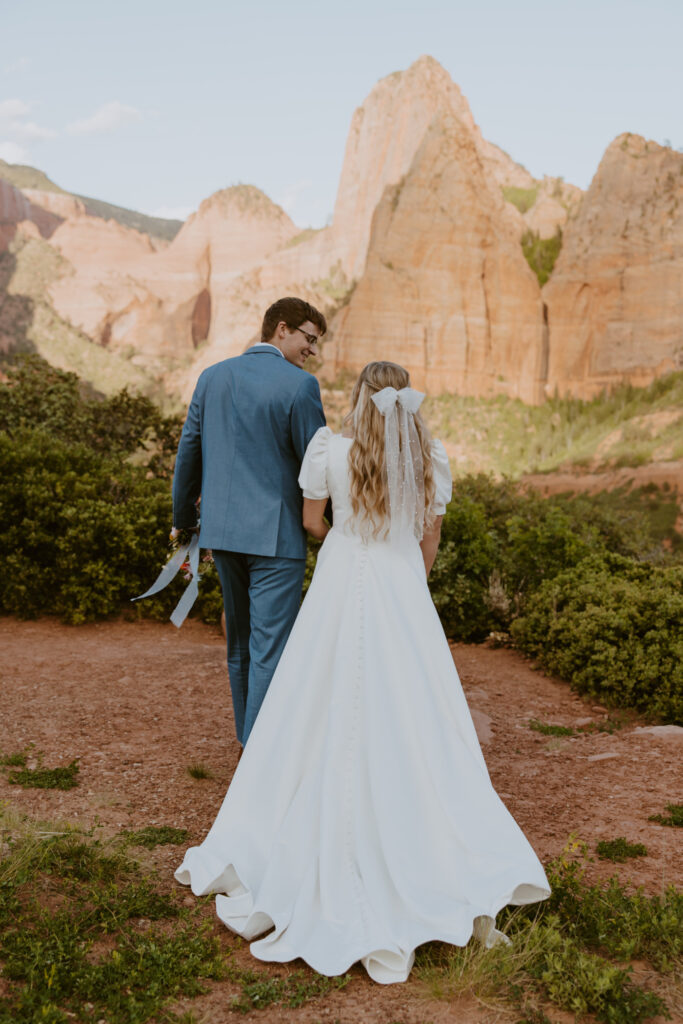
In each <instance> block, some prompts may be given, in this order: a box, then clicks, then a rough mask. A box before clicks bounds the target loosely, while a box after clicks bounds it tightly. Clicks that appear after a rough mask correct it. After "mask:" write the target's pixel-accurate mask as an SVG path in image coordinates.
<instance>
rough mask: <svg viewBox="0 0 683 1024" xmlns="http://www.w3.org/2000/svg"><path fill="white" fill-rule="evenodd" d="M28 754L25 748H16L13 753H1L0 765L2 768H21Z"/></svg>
mask: <svg viewBox="0 0 683 1024" xmlns="http://www.w3.org/2000/svg"><path fill="white" fill-rule="evenodd" d="M27 758H28V755H27V753H26V751H25V750H17V751H16V752H15V753H14V754H3V755H2V757H0V765H2V767H3V768H23V767H24V766H25V764H26V761H27Z"/></svg>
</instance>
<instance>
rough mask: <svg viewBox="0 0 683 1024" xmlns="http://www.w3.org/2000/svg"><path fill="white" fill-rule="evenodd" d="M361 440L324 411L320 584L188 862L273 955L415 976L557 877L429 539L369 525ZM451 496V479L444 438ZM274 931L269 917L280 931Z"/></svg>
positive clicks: (196, 881) (318, 486)
mask: <svg viewBox="0 0 683 1024" xmlns="http://www.w3.org/2000/svg"><path fill="white" fill-rule="evenodd" d="M350 444H351V441H350V440H349V439H347V438H344V437H342V436H340V435H336V434H333V433H332V431H331V430H330V429H329V428H327V427H323V428H321V429H320V430H319V431H318V432H317V433H316V435H315V436H314V438H313V440H312V441H311V443H310V445H309V447H308V450H307V452H306V457H305V459H304V463H303V466H302V469H301V476H300V479H299V482H300V484H301V485H302V488H303V490H304V494H305V495H306V496H308V497H313V498H323V497H327V495H328V494H329V495H330V496H331V498H332V503H333V513H334V528H333V529H332V530H331V531H330V533H329V534H328V536H327V537H326V539H325V541H324V543H323V545H322V548H321V550H320V553H319V555H318V562H317V566H316V570H315V574H314V577H313V581H312V583H311V586H310V588H309V590H308V593H307V595H306V598H305V600H304V602H303V604H302V607H301V611H300V613H299V616H298V618H297V620H296V623H295V625H294V629H293V630H292V633H291V635H290V638H289V641H288V643H287V646H286V648H285V650H284V653H283V655H282V658H281V660H280V663H279V665H278V667H277V670H276V672H275V675H274V677H273V680H272V682H271V685H270V688H269V690H268V693H267V695H266V698H265V700H264V702H263V705H262V708H261V711H260V712H259V715H258V718H257V720H256V723H255V725H254V728H253V731H252V733H251V736H250V738H249V741H248V743H247V745H246V747H245V749H244V753H243V756H242V759H241V760H240V762H239V765H238V767H237V770H236V772H235V775H234V777H233V780H232V782H231V784H230V788H229V790H228V793H227V796H226V797H225V800H224V802H223V805H222V807H221V809H220V811H219V812H218V816H217V818H216V820H215V822H214V824H213V826H212V828H211V831H210V832H209V834H208V835H207V837H206V839H205V840H204V842H203V843H202V844H201V846H198V847H193V848H191V849H189V850H188V851H187V853H186V855H185V859H184V861H183V863H182V865H181V866H180V867H179V868H178V870H177V871H176V873H175V877H176V879H177V880H178V881H179V882H181V883H183V884H184V885H191V886H192V891H193V892H194V893H195V894H196V895H202V894H206V893H212V892H215V893H218V894H219V895H217V897H216V909H217V912H218V916H219V917H220V919H221V920H222V921H223V922H224V923H225V924H226V925H227V926H228V927H229V928H231V929H232V930H233V931H235V932H237V933H238V934H240V935H242V936H244V938H246V939H249V940H252V939H256V938H257V936H262V937H261V938H258V940H257V941H253V942H252V944H251V952H252V953H253V954H254V956H255V957H258V958H259V959H261V960H269V961H278V962H283V961H289V960H293V959H295V958H296V957H302V958H303V959H304V960H305V961H306V962H307V963H308V964H310V966H311V967H313V968H314V969H315V970H316V971H319V972H320V973H321V974H326V975H338V974H342V973H344V972H345V971H346V970H347V969H348V968H349V966H350V965H351V964H353V963H354V962H355V961H357V960H360V961H362V963H363V964H364V966H365V968H366V969H367V971H368V973H369V975H370V976H371V977H372V978H373V979H374V980H375V981H378V982H384V983H389V982H400V981H404V980H405V979H406V978H407V977H408V974H409V972H410V969H411V967H412V964H413V960H414V956H415V954H414V951H415V948H416V946H419V945H420V944H421V943H423V942H427V941H429V940H431V939H440V940H443V941H445V942H449V943H453V944H455V945H459V946H463V945H465V944H466V943H467V942H468V940H469V939H470V937H471V936H472V934H473V931H474V933H475V935H476V936H477V937H478V938H480V939H481V940H482V941H484V942H485V943H486V945H488V946H490V945H493V944H494V943H495V941H497V940H498V941H506V940H504V937H502V936H501V934H500V932H497V931H496V930H495V929H494V927H493V926H494V921H495V916H496V914H497V913H498V911H499V910H500V909H501V908H502V907H504V906H505V905H506V904H523V903H531V902H535V901H536V900H542V899H545V898H546V897H547V896H548V895H549V892H550V889H549V886H548V881H547V879H546V876H545V873H544V871H543V868H542V866H541V864H540V862H539V860H538V858H537V857H536V855H535V853H534V851H533V850H532V848H531V846H530V845H529V843H528V842H527V840H526V838H525V837H524V835H523V833H522V831H521V830H520V828H519V826H518V825H517V823H516V822H515V820H514V818H513V817H512V816H511V815H510V813H509V812H508V810H507V809H506V807H505V806H504V804H503V803H502V802H501V800H500V799H499V797H498V796H497V794H496V792H495V790H494V789H493V786H492V785H491V782H490V780H489V775H488V771H487V768H486V764H485V762H484V758H483V756H482V752H481V749H480V746H479V742H478V740H477V735H476V733H475V730H474V725H473V724H472V718H471V716H470V713H469V709H468V707H467V702H466V700H465V697H464V694H463V691H462V687H461V685H460V680H459V678H458V674H457V672H456V669H455V666H454V664H453V658H452V656H451V652H450V649H449V647H448V642H447V640H446V637H445V635H444V632H443V629H442V628H441V623H440V621H439V618H438V616H437V613H436V610H435V608H434V605H433V603H432V600H431V597H430V594H429V590H428V587H427V582H426V579H425V572H424V564H423V561H422V554H421V551H420V547H419V544H418V542H417V541H416V540H413V539H410V540H409V541H408V542H407V543H406V544H405V546H403V547H401V548H397V547H395V546H394V545H393V544H391V543H389V542H388V541H381V540H380V541H370V542H364V541H363V540H362V538H361V537H360V535H359V534H358V533H357V532H356V531H355V529H354V521H353V517H352V513H351V506H350V498H349V486H348V469H347V456H348V451H349V447H350ZM433 462H434V472H435V476H436V482H437V508H438V511H439V512H443V511H445V507H446V503H447V502H448V500H449V499H450V494H451V477H450V470H449V467H448V459H447V457H446V453H445V451H444V449H443V446H442V445H441V444H440V443H439V442H437V441H434V442H433ZM266 932H267V934H264V933H266Z"/></svg>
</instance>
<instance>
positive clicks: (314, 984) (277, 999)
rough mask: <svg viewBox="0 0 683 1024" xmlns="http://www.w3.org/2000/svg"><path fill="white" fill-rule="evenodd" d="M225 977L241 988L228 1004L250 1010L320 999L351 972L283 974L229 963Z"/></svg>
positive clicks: (239, 1010)
mask: <svg viewBox="0 0 683 1024" xmlns="http://www.w3.org/2000/svg"><path fill="white" fill-rule="evenodd" d="M228 977H229V978H230V980H231V981H236V982H238V983H239V984H240V985H241V988H242V992H241V994H240V995H239V996H236V997H235V998H234V999H233V1001H232V1003H231V1004H230V1009H231V1010H233V1011H235V1012H237V1013H251V1011H252V1010H262V1009H264V1008H265V1007H266V1006H273V1005H276V1004H277V1005H280V1006H286V1007H288V1008H289V1009H296V1008H297V1007H299V1006H303V1005H304V1004H305V1003H308V1002H310V1001H311V1000H313V999H319V998H320V997H321V996H325V995H327V994H328V992H332V991H336V990H338V989H342V988H344V987H345V986H346V985H347V984H348V982H349V980H350V976H349V975H348V974H344V975H342V976H341V977H338V978H327V977H325V975H323V974H316V973H315V972H314V971H294V972H292V973H291V974H287V975H285V976H284V977H282V978H274V977H273V976H272V975H268V974H265V973H263V972H259V971H252V970H242V969H240V968H233V967H231V968H230V969H229V970H228Z"/></svg>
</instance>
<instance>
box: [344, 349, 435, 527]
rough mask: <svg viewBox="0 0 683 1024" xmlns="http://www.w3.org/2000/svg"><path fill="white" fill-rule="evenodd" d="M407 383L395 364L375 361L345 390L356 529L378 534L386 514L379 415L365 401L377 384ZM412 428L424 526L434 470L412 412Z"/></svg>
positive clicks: (430, 518) (424, 432)
mask: <svg viewBox="0 0 683 1024" xmlns="http://www.w3.org/2000/svg"><path fill="white" fill-rule="evenodd" d="M409 386H410V377H409V376H408V371H407V370H404V369H403V367H402V366H399V365H398V364H397V363H387V362H375V363H368V365H367V366H366V367H365V368H364V369H363V370H361V372H360V376H359V377H358V380H357V381H356V383H355V385H354V388H353V392H352V394H351V412H350V413H349V414H348V416H347V417H346V418H345V420H344V424H349V425H351V426H352V429H353V444H352V445H351V450H350V452H349V469H350V474H351V507H352V509H353V514H354V516H355V517H356V518H357V519H358V520H359V523H360V528H361V533H363V534H364V535H365V536H366V537H378V536H379V535H380V533H384V532H386V528H387V523H388V514H389V491H388V485H387V474H386V465H385V457H384V417H383V416H382V414H381V412H380V411H379V409H378V408H377V406H376V405H375V403H374V402H373V401H372V400H371V396H372V395H373V394H375V393H376V392H378V391H381V390H382V388H388V387H392V388H396V390H397V391H399V390H400V389H401V388H407V387H409ZM414 415H415V427H416V429H417V435H418V438H419V440H420V447H421V449H422V464H423V468H424V494H425V521H424V528H425V529H427V530H428V529H429V528H430V527H431V526H432V525H433V523H434V513H433V511H432V506H433V504H434V493H435V485H434V468H433V466H432V453H431V443H430V442H431V437H430V434H429V431H428V429H427V427H426V425H425V423H424V421H423V419H422V417H421V416H420V413H419V412H416V413H415V414H414Z"/></svg>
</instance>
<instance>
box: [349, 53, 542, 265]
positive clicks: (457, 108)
mask: <svg viewBox="0 0 683 1024" xmlns="http://www.w3.org/2000/svg"><path fill="white" fill-rule="evenodd" d="M442 112H443V113H450V114H452V115H453V116H454V117H455V118H456V120H457V121H458V122H459V124H460V130H461V131H463V132H464V133H465V134H466V135H467V136H468V137H469V138H471V139H472V140H473V142H474V144H475V146H476V147H477V149H478V152H479V156H480V159H481V161H482V164H483V167H484V168H485V169H486V174H487V176H488V177H489V178H490V179H491V180H495V181H497V182H498V184H499V185H501V184H511V185H519V184H520V183H521V184H522V185H523V187H530V185H532V184H533V179H532V178H531V176H530V175H529V174H528V172H527V171H525V169H524V168H523V167H520V166H519V164H516V163H515V162H514V161H513V160H512V159H511V158H510V157H509V156H508V155H507V153H504V152H503V150H501V149H499V148H498V147H497V146H494V145H493V144H492V143H488V142H485V141H484V140H483V139H482V137H481V132H480V130H479V128H478V127H477V125H476V124H475V122H474V119H473V117H472V113H471V111H470V108H469V104H468V103H467V100H466V99H465V97H464V96H463V95H462V93H461V92H460V89H459V88H458V86H457V85H456V84H455V82H453V80H452V79H451V77H450V75H449V74H448V72H447V71H445V70H444V68H442V67H441V65H440V64H439V63H438V61H436V60H434V58H433V57H420V59H419V60H417V61H415V63H414V64H412V65H411V66H410V67H409V68H408V70H407V71H396V72H394V73H393V74H391V75H388V76H387V77H386V78H383V79H381V81H379V82H378V83H377V85H376V86H375V87H374V89H373V90H372V91H371V93H370V95H369V96H368V98H367V99H366V100H365V102H364V103H363V105H362V106H360V107H359V108H358V109H357V110H356V112H355V113H354V115H353V118H352V121H351V128H350V130H349V135H348V139H347V143H346V153H345V156H344V165H343V168H342V173H341V179H340V182H339V190H338V192H337V201H336V204H335V208H334V220H333V223H332V234H333V236H334V245H333V248H334V249H335V252H336V253H337V255H338V258H339V259H340V260H341V267H342V269H343V270H344V272H345V273H346V274H347V276H348V277H349V278H352V279H356V280H357V279H358V278H359V277H360V275H361V274H362V272H363V267H364V266H365V257H366V253H367V248H368V241H369V238H370V225H371V222H372V217H373V214H374V211H375V209H376V207H377V204H378V203H379V201H380V199H381V197H382V194H383V192H384V189H385V188H386V187H387V185H395V184H397V183H398V182H399V181H401V179H402V178H403V177H404V175H405V174H406V173H407V172H408V170H409V168H410V166H411V165H412V162H413V159H414V157H415V154H416V152H417V150H418V148H419V147H420V145H421V144H422V140H423V139H424V136H425V132H426V131H427V129H428V127H429V125H430V124H431V123H432V121H433V119H434V117H435V116H436V115H437V114H439V113H442ZM501 216H502V217H504V218H509V219H511V220H514V219H515V218H514V214H513V213H510V212H509V211H508V210H503V211H502V212H501Z"/></svg>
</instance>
